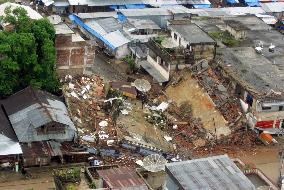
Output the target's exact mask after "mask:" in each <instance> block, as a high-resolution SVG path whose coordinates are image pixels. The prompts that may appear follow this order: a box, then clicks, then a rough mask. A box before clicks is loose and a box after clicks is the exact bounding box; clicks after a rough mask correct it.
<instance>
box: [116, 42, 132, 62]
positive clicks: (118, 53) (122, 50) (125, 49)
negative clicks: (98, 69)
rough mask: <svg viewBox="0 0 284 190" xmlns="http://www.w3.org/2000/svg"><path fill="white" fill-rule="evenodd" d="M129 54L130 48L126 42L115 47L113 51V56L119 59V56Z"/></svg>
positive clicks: (122, 56)
mask: <svg viewBox="0 0 284 190" xmlns="http://www.w3.org/2000/svg"><path fill="white" fill-rule="evenodd" d="M129 54H130V50H129V48H128V47H127V44H124V45H122V46H120V47H118V48H117V50H116V52H115V58H117V59H121V58H124V57H125V56H127V55H129Z"/></svg>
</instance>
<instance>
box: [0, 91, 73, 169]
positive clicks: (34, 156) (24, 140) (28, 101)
mask: <svg viewBox="0 0 284 190" xmlns="http://www.w3.org/2000/svg"><path fill="white" fill-rule="evenodd" d="M1 108H2V111H1V110H0V111H1V112H0V120H1V127H0V130H1V131H2V134H1V135H0V138H1V140H3V142H1V143H0V154H2V155H1V156H0V158H1V159H0V160H2V158H3V156H5V157H4V159H3V160H5V159H7V158H11V157H12V158H14V160H17V159H19V156H18V155H19V154H22V157H23V165H24V166H35V165H47V164H49V163H50V162H51V160H52V159H54V158H56V159H58V160H59V161H61V162H63V153H62V152H63V148H62V143H64V142H73V141H74V140H75V139H76V138H77V131H76V128H75V126H74V124H73V122H72V121H71V119H70V118H69V116H68V111H67V108H66V106H65V104H64V103H63V102H62V101H61V100H60V99H59V98H58V97H56V96H54V95H52V94H50V93H47V92H44V91H41V90H37V89H34V88H32V87H27V88H25V89H23V90H21V91H19V92H17V93H15V94H13V95H12V96H10V97H8V98H7V99H4V100H2V101H1ZM2 123H3V124H4V125H2Z"/></svg>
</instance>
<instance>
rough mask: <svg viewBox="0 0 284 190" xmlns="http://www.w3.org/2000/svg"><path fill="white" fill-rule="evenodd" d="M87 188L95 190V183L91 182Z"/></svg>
mask: <svg viewBox="0 0 284 190" xmlns="http://www.w3.org/2000/svg"><path fill="white" fill-rule="evenodd" d="M89 188H90V189H96V188H97V186H96V183H95V182H94V181H93V182H92V183H91V184H90V185H89Z"/></svg>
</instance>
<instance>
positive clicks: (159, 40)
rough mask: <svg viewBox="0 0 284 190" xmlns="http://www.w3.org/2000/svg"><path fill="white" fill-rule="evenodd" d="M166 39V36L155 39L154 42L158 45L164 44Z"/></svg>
mask: <svg viewBox="0 0 284 190" xmlns="http://www.w3.org/2000/svg"><path fill="white" fill-rule="evenodd" d="M164 39H165V37H164V36H158V37H156V38H154V39H153V40H154V42H156V43H158V44H160V45H161V44H162V42H163V41H164Z"/></svg>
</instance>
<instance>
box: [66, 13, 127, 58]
mask: <svg viewBox="0 0 284 190" xmlns="http://www.w3.org/2000/svg"><path fill="white" fill-rule="evenodd" d="M69 18H70V19H71V20H72V22H73V23H74V24H75V25H77V26H78V27H79V29H80V30H81V32H83V33H84V34H85V35H86V36H87V37H88V38H89V39H91V40H92V41H94V42H95V43H96V44H97V46H98V47H99V49H100V50H101V51H103V52H104V53H106V54H108V55H109V56H111V57H112V56H114V57H115V58H117V59H120V58H123V57H125V56H126V55H128V54H129V49H128V45H127V44H128V43H129V42H130V40H129V38H128V37H127V36H126V35H125V34H124V32H123V30H122V24H121V23H119V22H118V20H117V19H115V18H113V17H109V18H102V19H86V20H81V19H80V18H79V17H78V16H76V15H70V16H69Z"/></svg>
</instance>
